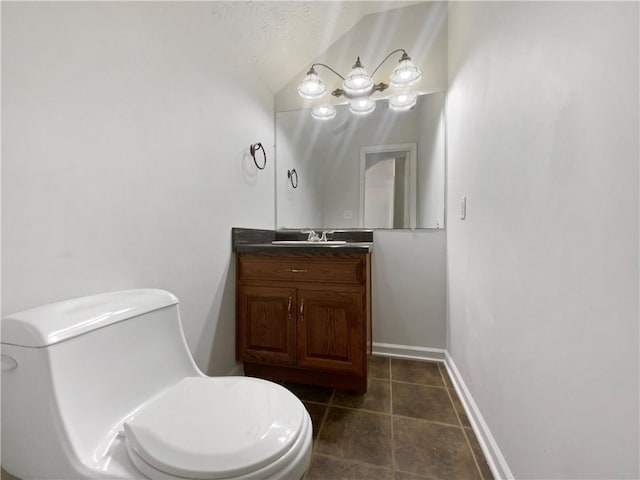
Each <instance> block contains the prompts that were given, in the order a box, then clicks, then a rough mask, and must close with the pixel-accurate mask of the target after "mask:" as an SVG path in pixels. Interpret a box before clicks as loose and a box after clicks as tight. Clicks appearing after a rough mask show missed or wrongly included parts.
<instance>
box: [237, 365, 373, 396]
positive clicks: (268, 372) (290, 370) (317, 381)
mask: <svg viewBox="0 0 640 480" xmlns="http://www.w3.org/2000/svg"><path fill="white" fill-rule="evenodd" d="M244 373H245V375H248V376H250V377H260V378H266V379H269V380H274V381H288V382H295V383H304V384H309V385H322V386H325V387H334V388H337V389H338V390H349V391H355V392H366V391H367V377H358V376H354V375H340V374H336V373H328V372H320V371H313V370H305V369H301V368H296V367H280V366H274V365H264V364H257V363H248V362H245V363H244Z"/></svg>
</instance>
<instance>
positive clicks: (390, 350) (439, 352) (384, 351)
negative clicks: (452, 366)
mask: <svg viewBox="0 0 640 480" xmlns="http://www.w3.org/2000/svg"><path fill="white" fill-rule="evenodd" d="M373 354H374V355H380V356H382V357H396V358H410V359H413V360H430V361H432V362H444V355H445V349H444V348H429V347H413V346H410V345H397V344H395V343H377V342H373Z"/></svg>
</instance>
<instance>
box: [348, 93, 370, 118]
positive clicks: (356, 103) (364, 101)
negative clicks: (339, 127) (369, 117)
mask: <svg viewBox="0 0 640 480" xmlns="http://www.w3.org/2000/svg"><path fill="white" fill-rule="evenodd" d="M375 108H376V102H374V101H373V100H372V99H371V98H370V97H362V98H356V99H354V100H351V101H350V102H349V110H350V111H351V113H355V114H356V115H366V114H368V113H371V112H373V111H374V110H375Z"/></svg>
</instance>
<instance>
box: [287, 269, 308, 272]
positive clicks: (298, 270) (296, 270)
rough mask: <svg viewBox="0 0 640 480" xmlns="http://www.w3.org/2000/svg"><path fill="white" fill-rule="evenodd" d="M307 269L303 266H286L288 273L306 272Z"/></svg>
mask: <svg viewBox="0 0 640 480" xmlns="http://www.w3.org/2000/svg"><path fill="white" fill-rule="evenodd" d="M308 271H309V270H306V269H304V268H287V272H289V273H305V272H308Z"/></svg>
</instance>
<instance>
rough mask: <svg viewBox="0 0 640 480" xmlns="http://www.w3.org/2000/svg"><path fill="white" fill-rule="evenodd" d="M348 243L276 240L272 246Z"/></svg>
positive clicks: (340, 242)
mask: <svg viewBox="0 0 640 480" xmlns="http://www.w3.org/2000/svg"><path fill="white" fill-rule="evenodd" d="M346 243H347V242H346V241H345V240H327V241H326V242H310V241H308V240H274V241H273V242H271V244H272V245H293V246H298V247H309V246H314V247H323V246H331V245H344V244H346Z"/></svg>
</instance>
